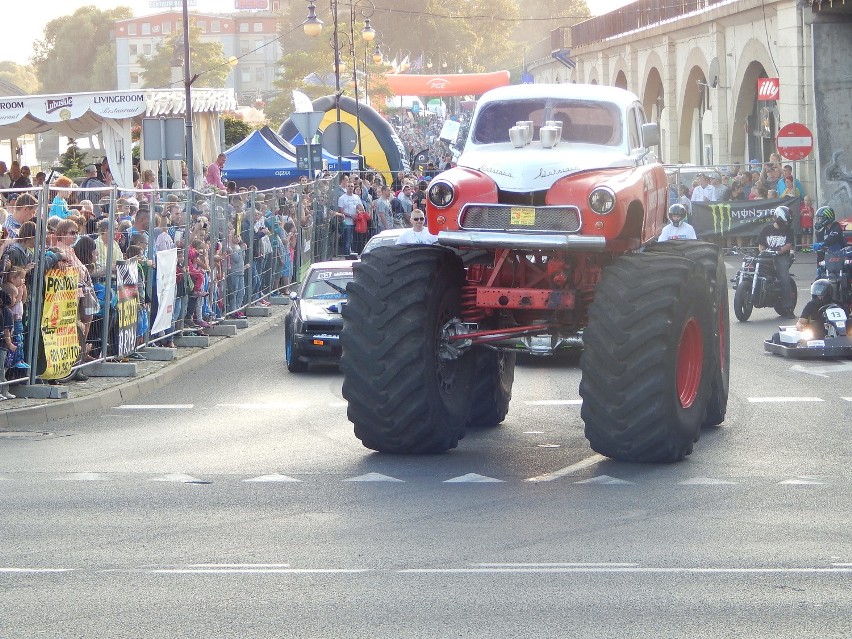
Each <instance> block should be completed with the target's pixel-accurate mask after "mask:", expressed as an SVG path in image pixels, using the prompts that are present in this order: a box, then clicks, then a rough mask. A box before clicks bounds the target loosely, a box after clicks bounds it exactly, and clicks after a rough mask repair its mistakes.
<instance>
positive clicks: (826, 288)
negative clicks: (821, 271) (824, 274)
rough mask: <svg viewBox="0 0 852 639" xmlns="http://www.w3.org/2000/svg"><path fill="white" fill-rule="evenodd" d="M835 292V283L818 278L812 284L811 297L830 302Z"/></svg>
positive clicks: (824, 302) (826, 302) (825, 302)
mask: <svg viewBox="0 0 852 639" xmlns="http://www.w3.org/2000/svg"><path fill="white" fill-rule="evenodd" d="M833 294H834V285H833V284H832V283H831V282H830V281H828V280H827V279H824V278H823V279H819V280H816V281H815V282H814V283H813V284H811V297H812V298H813V299H815V300H819V301H820V302H822V303H823V304H828V303H829V302H830V301H831V298H832V296H833Z"/></svg>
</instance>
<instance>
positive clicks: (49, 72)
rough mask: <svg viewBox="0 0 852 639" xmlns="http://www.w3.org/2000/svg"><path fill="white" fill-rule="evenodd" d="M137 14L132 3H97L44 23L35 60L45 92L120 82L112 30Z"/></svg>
mask: <svg viewBox="0 0 852 639" xmlns="http://www.w3.org/2000/svg"><path fill="white" fill-rule="evenodd" d="M132 17H133V11H132V10H131V9H130V8H129V7H118V8H116V9H107V10H106V11H102V10H100V9H98V8H97V7H95V6H86V7H81V8H79V9H77V11H75V12H74V13H73V14H72V15H70V16H61V17H59V18H55V19H54V20H51V21H50V22H48V23H47V24H46V25H45V27H44V38H43V39H42V40H36V41H35V42H34V43H33V44H34V49H35V54H34V55H33V58H32V61H33V65H34V66H35V71H36V76H37V77H38V79H39V83H40V85H39V91H41V92H42V93H67V92H70V91H105V90H110V89H113V90H114V89H115V88H116V87H117V86H118V78H117V76H116V72H115V44H114V43H113V42H112V40H111V33H112V32H113V31H114V29H115V21H116V20H124V19H127V18H132Z"/></svg>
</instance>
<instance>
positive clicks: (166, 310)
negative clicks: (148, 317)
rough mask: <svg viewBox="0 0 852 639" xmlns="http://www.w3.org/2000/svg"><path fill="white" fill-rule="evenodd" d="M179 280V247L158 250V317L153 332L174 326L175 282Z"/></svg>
mask: <svg viewBox="0 0 852 639" xmlns="http://www.w3.org/2000/svg"><path fill="white" fill-rule="evenodd" d="M176 280H177V249H176V248H173V249H169V250H167V251H157V282H156V284H157V304H158V306H157V317H155V318H154V323H153V324H152V325H151V334H152V335H153V334H154V333H160V332H162V331H167V330H169V329H170V328H171V326H172V318H173V317H174V311H175V282H176Z"/></svg>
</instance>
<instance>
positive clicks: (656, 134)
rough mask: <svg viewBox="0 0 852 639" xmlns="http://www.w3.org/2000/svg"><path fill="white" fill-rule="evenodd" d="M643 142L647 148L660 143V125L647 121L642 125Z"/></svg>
mask: <svg viewBox="0 0 852 639" xmlns="http://www.w3.org/2000/svg"><path fill="white" fill-rule="evenodd" d="M642 143H643V144H644V145H645V148H648V147H652V146H658V145H659V144H660V125H658V124H657V123H656V122H646V123H645V124H643V125H642Z"/></svg>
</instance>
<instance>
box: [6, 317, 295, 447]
mask: <svg viewBox="0 0 852 639" xmlns="http://www.w3.org/2000/svg"><path fill="white" fill-rule="evenodd" d="M288 301H289V300H288ZM268 309H269V312H270V314H269V315H268V316H265V317H249V318H248V328H241V329H237V334H236V335H235V336H233V337H210V342H209V344H210V345H209V346H207V347H206V348H193V347H179V348H177V349H175V350H176V351H177V352H176V356H175V358H174V359H172V360H170V361H154V360H136V361H133V363H134V364H136V375H135V376H133V377H96V376H94V375H90V376H89V379H88V380H87V381H85V382H77V381H74V382H68V383H67V384H66V385H64V388H65V389H67V391H68V397H67V398H64V399H23V398H17V399H9V400H6V401H2V402H0V431H3V430H8V429H14V428H19V427H22V426H28V427H36V428H44V427H45V426H46V424H47V422H49V421H50V420H54V419H64V418H66V417H74V416H76V415H85V414H87V413H91V412H94V411H99V410H105V409H109V408H112V407H114V406H118V405H120V404H125V403H128V402H132V401H133V400H134V399H136V398H137V397H139V396H141V395H144V394H146V393H150V392H153V391H156V390H157V389H159V388H162V387H163V386H165V385H167V384H169V383H171V382H172V381H174V380H175V379H176V378H179V377H180V376H181V375H185V374H186V373H188V372H189V371H192V370H194V369H196V368H198V367H200V366H203V365H204V364H207V363H208V362H210V361H212V360H213V359H215V358H217V357H220V356H221V355H223V354H225V353H227V352H228V351H229V350H231V349H232V348H234V347H236V346H239V345H241V344H245V342H247V341H248V340H251V339H252V338H253V337H255V336H257V335H259V334H261V333H263V332H265V331H267V330H269V329H271V328H273V327H274V326H275V325H276V324H278V323H280V321H281V319H282V318H283V317H284V315H285V314H286V313H287V310H288V309H289V306H288V305H286V304H281V305H278V304H273V305H272V306H269V307H268ZM281 340H282V341H281V344H282V347H281V353H282V355H281V357H282V358H283V356H284V355H283V353H284V347H283V344H284V338H283V335H282V338H281ZM84 372H85V369H84ZM16 386H17V385H13V386H12V387H11V390H12V393H14V392H15V387H16ZM54 388H57V387H54Z"/></svg>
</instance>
